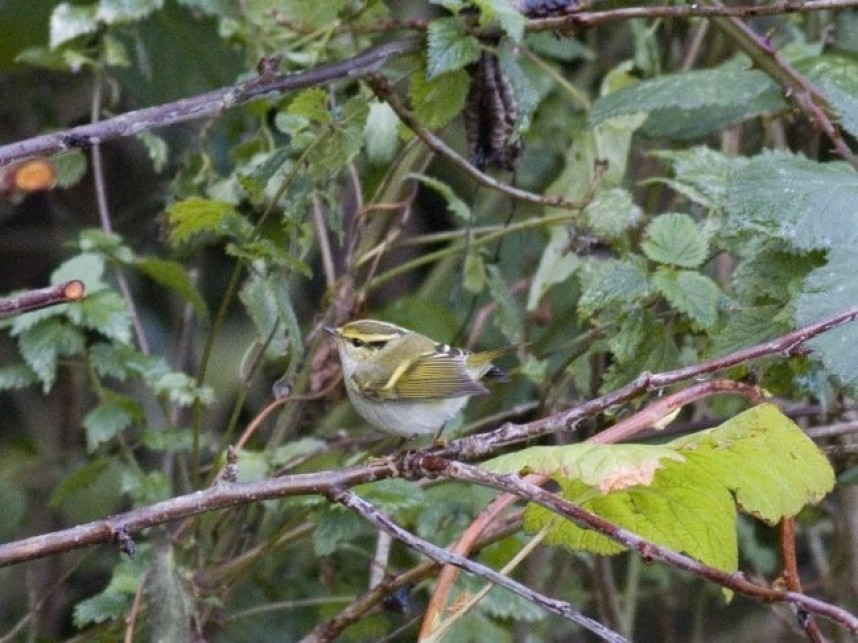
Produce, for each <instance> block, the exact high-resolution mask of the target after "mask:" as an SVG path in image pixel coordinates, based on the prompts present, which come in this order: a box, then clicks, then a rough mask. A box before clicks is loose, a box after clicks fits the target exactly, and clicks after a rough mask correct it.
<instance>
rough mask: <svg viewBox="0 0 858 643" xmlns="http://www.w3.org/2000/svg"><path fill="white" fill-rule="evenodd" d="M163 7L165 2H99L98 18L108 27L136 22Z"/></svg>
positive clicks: (104, 0)
mask: <svg viewBox="0 0 858 643" xmlns="http://www.w3.org/2000/svg"><path fill="white" fill-rule="evenodd" d="M163 6H164V0H98V14H97V17H98V19H99V20H101V21H102V22H104V23H105V24H108V25H112V24H121V23H126V22H136V21H138V20H142V19H143V18H145V17H146V16H148V15H149V14H151V13H153V12H155V11H158V10H159V9H161V8H162V7H163Z"/></svg>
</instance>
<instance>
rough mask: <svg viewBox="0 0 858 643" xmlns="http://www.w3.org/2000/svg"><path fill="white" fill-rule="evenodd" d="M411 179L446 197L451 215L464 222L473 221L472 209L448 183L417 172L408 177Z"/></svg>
mask: <svg viewBox="0 0 858 643" xmlns="http://www.w3.org/2000/svg"><path fill="white" fill-rule="evenodd" d="M407 178H409V179H417V180H418V181H420V182H421V183H422V184H423V185H426V186H428V187H430V188H432V189H433V190H435V191H436V192H437V193H438V194H440V195H441V196H442V197H444V200H445V201H446V202H447V210H448V211H449V212H450V214H454V215H456V216H457V217H459V219H460V220H461V221H463V222H468V221H470V220H471V216H472V215H471V208H470V207H469V206H468V204H467V203H465V202H464V201H463V200H462V199H461V197H459V195H458V194H456V192H455V190H453V188H451V187H450V186H449V185H448V184H447V183H444V182H443V181H440V180H438V179H436V178H433V177H431V176H426V175H425V174H418V173H416V172H412V173H411V174H409V175H408V176H407Z"/></svg>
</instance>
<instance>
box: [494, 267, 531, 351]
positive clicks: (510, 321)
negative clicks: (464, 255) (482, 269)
mask: <svg viewBox="0 0 858 643" xmlns="http://www.w3.org/2000/svg"><path fill="white" fill-rule="evenodd" d="M486 270H487V272H488V276H489V292H490V293H491V296H492V299H493V300H494V301H495V303H497V304H498V310H497V312H496V313H495V316H494V321H495V324H496V325H497V327H498V329H499V330H500V331H501V332H502V333H503V336H504V337H506V339H507V340H508V341H509V342H510V343H512V344H515V343H518V342H520V341H521V340H522V338H523V337H524V318H523V315H522V311H521V308H520V307H519V305H518V303H517V302H516V301H515V298H514V297H513V295H512V293H511V292H510V290H509V286H507V283H506V281H505V280H504V278H503V275H502V274H501V271H500V268H498V267H497V266H496V265H490V266H487V267H486Z"/></svg>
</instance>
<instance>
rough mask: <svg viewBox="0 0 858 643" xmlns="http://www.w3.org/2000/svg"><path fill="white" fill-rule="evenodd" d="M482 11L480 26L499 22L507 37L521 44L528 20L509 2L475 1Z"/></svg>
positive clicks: (497, 0) (499, 0)
mask: <svg viewBox="0 0 858 643" xmlns="http://www.w3.org/2000/svg"><path fill="white" fill-rule="evenodd" d="M474 4H475V5H476V6H477V7H479V9H480V24H481V25H488V24H491V23H492V22H497V23H498V24H499V25H500V28H501V29H503V30H504V32H505V33H506V35H507V36H509V37H510V38H512V39H513V40H514V41H516V42H519V41H520V40H521V38H522V36H523V35H524V24H525V22H526V19H525V17H524V16H523V15H521V14H520V13H519V12H518V11H516V10H515V9H514V8H513V7H512V3H511V2H509V0H474Z"/></svg>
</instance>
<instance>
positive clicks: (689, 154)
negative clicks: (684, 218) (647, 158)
mask: <svg viewBox="0 0 858 643" xmlns="http://www.w3.org/2000/svg"><path fill="white" fill-rule="evenodd" d="M650 154H651V156H654V157H656V158H661V159H665V160H667V161H668V162H669V163H670V166H671V169H672V170H673V175H674V178H673V179H666V178H654V179H651V180H652V181H657V182H660V183H664V184H666V185H669V186H670V187H671V188H673V189H674V190H676V191H677V192H679V193H680V194H682V195H683V196H685V198H687V199H688V200H689V201H691V202H693V203H697V204H699V205H702V206H703V207H706V208H711V209H713V210H717V209H720V208H722V207H723V206H724V202H725V201H726V198H727V186H728V183H729V180H730V178H731V176H732V173H733V172H734V171H741V168H742V167H743V166H744V165H745V164H746V163H747V162H748V160H747V159H745V158H743V157H731V156H727V155H726V154H722V153H721V152H718V151H716V150H713V149H712V148H709V147H703V146H700V147H692V148H689V149H685V150H658V151H655V152H650Z"/></svg>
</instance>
